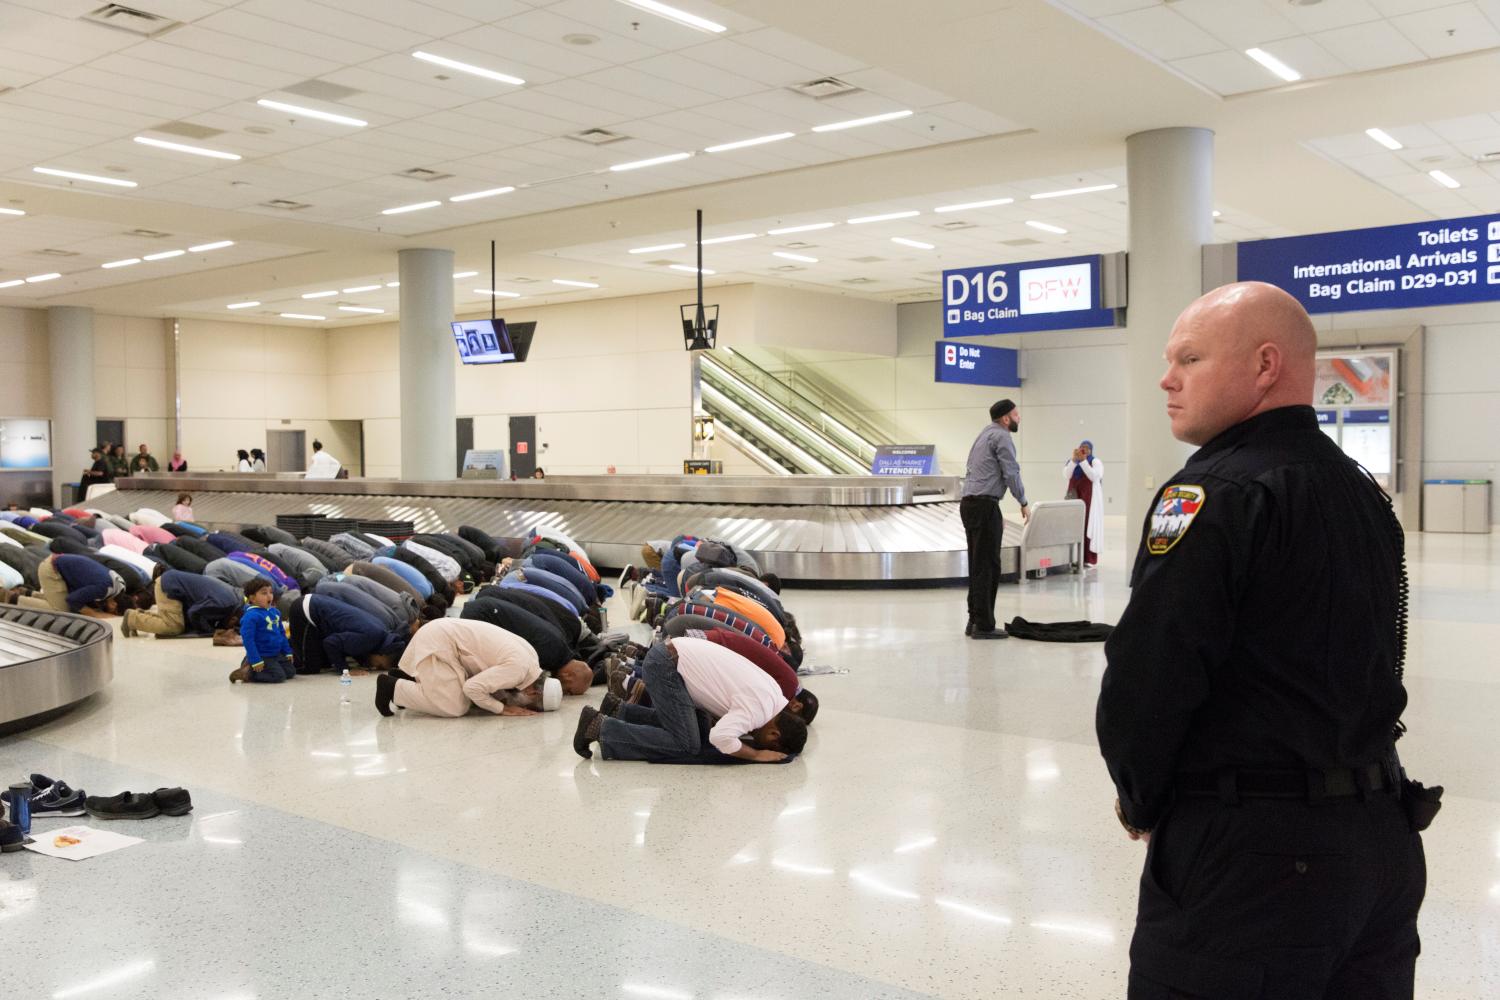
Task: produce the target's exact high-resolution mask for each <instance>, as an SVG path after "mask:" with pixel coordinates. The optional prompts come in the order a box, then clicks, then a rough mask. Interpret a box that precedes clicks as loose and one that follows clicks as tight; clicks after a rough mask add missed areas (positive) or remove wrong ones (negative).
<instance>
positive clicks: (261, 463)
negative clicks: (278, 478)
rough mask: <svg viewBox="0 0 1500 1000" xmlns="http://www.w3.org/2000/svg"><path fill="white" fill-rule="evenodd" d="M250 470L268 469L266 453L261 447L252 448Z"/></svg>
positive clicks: (262, 470)
mask: <svg viewBox="0 0 1500 1000" xmlns="http://www.w3.org/2000/svg"><path fill="white" fill-rule="evenodd" d="M250 471H251V472H265V471H266V453H265V452H263V451H261V450H260V449H259V448H251V449H250Z"/></svg>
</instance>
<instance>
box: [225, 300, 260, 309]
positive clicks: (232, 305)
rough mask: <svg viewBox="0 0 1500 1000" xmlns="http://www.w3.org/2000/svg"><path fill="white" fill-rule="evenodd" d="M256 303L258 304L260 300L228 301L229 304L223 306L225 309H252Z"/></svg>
mask: <svg viewBox="0 0 1500 1000" xmlns="http://www.w3.org/2000/svg"><path fill="white" fill-rule="evenodd" d="M258 305H260V302H258V301H255V302H231V303H229V305H227V306H225V307H224V308H225V309H253V308H254V307H255V306H258Z"/></svg>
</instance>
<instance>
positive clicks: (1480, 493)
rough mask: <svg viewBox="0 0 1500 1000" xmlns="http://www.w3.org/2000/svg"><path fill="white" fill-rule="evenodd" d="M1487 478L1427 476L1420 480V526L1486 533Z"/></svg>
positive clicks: (1432, 528) (1488, 482)
mask: <svg viewBox="0 0 1500 1000" xmlns="http://www.w3.org/2000/svg"><path fill="white" fill-rule="evenodd" d="M1491 485H1492V484H1491V483H1490V481H1489V480H1488V479H1428V480H1425V481H1424V482H1423V483H1422V530H1423V531H1450V532H1463V533H1465V534H1476V535H1487V534H1489V532H1490V487H1491Z"/></svg>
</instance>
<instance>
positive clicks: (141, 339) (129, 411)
mask: <svg viewBox="0 0 1500 1000" xmlns="http://www.w3.org/2000/svg"><path fill="white" fill-rule="evenodd" d="M42 315H43V317H44V318H45V316H46V314H45V313H43V314H42ZM171 329H172V326H171V323H170V322H168V321H166V320H160V319H143V318H140V317H135V316H129V317H127V316H108V315H100V314H96V315H95V316H94V411H95V414H96V415H97V417H98V418H99V419H105V420H124V421H125V440H124V441H123V442H121V443H122V444H124V445H125V452H126V455H127V456H129V455H134V454H135V452H136V446H137V445H141V444H145V445H147V446H148V447H149V448H150V449H151V454H153V455H155V456H156V460H157V461H158V462H160V463H161V464H162V466H163V467H165V466H166V464H167V460H168V459H170V458H171V457H172V448H173V446H174V444H175V442H174V441H173V434H174V423H175V422H174V419H173V413H172V410H173V403H172V372H171V361H170V347H171V337H172V332H171ZM84 464H85V465H87V464H88V463H87V462H84Z"/></svg>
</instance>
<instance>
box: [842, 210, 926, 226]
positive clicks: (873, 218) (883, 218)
mask: <svg viewBox="0 0 1500 1000" xmlns="http://www.w3.org/2000/svg"><path fill="white" fill-rule="evenodd" d="M921 214H922V213H921V212H918V211H915V210H912V211H908V212H886V213H884V214H883V215H861V216H859V217H857V218H853V219H850V220H849V225H851V226H863V225H866V224H867V223H871V222H892V221H894V220H896V219H910V218H914V217H915V216H918V215H921Z"/></svg>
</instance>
